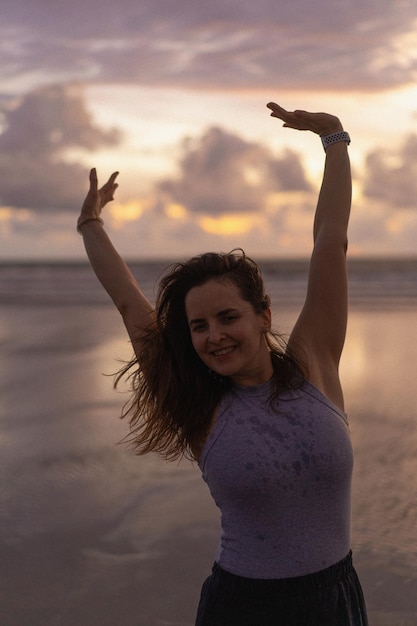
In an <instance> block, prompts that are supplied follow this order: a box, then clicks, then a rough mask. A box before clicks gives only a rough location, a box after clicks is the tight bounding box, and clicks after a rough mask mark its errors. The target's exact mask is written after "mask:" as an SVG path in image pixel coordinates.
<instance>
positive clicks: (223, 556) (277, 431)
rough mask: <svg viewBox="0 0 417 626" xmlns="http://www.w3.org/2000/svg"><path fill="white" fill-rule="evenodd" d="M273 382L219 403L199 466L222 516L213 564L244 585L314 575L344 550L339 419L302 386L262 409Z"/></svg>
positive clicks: (344, 461)
mask: <svg viewBox="0 0 417 626" xmlns="http://www.w3.org/2000/svg"><path fill="white" fill-rule="evenodd" d="M270 391H271V385H270V383H269V382H268V383H264V384H262V385H256V386H253V387H249V386H248V387H243V386H235V387H233V389H232V390H231V391H230V392H228V393H227V394H226V395H225V397H224V398H223V400H222V402H221V406H220V411H219V415H218V419H217V421H216V424H215V426H214V428H213V430H212V432H211V434H210V436H209V438H208V439H207V442H206V444H205V446H204V449H203V452H202V455H201V458H200V460H199V466H200V469H201V471H202V476H203V479H204V480H205V481H206V483H207V484H208V487H209V489H210V492H211V495H212V497H213V498H214V501H215V503H216V504H217V506H218V507H219V509H220V511H221V527H222V533H221V541H220V546H219V549H218V552H217V555H216V561H217V562H218V564H219V565H220V566H221V567H222V568H223V569H225V570H226V571H229V572H232V573H233V574H237V575H238V576H245V577H248V578H263V579H265V578H289V577H293V576H304V575H307V574H311V573H314V572H318V571H320V570H322V569H325V568H326V567H329V566H330V565H333V564H334V563H336V562H338V561H340V560H341V559H343V558H344V557H345V556H346V554H347V553H348V552H349V549H350V489H351V477H352V467H353V454H352V446H351V442H350V437H349V429H348V424H347V418H346V416H345V414H344V413H343V412H342V411H340V410H339V409H338V408H337V407H336V406H335V405H334V404H333V403H332V402H330V400H328V399H327V398H326V397H325V396H324V395H323V394H322V393H321V392H320V391H319V390H318V389H317V388H316V387H314V386H313V385H312V384H311V383H309V382H308V381H306V382H305V383H304V384H303V386H302V388H301V389H298V390H291V391H287V392H285V393H284V394H282V395H281V396H280V399H279V401H278V403H277V405H276V406H275V407H274V410H271V409H270V407H269V396H270Z"/></svg>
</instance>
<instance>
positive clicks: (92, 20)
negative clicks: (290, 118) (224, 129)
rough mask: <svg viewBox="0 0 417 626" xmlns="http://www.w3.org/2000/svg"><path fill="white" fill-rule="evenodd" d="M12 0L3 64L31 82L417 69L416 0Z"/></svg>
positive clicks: (379, 77) (339, 75)
mask: <svg viewBox="0 0 417 626" xmlns="http://www.w3.org/2000/svg"><path fill="white" fill-rule="evenodd" d="M4 4H6V5H7V6H6V7H4V8H3V19H2V23H1V25H0V36H1V38H2V44H3V50H4V51H2V60H1V61H0V70H1V71H2V74H3V75H4V76H5V77H6V78H7V77H8V78H9V79H10V80H12V79H13V77H14V78H16V77H19V76H20V77H21V79H22V80H23V79H24V80H25V81H26V83H25V84H27V81H28V80H43V81H47V80H51V77H52V80H55V81H57V80H59V77H62V78H63V79H64V80H69V79H71V80H76V79H79V80H85V81H88V82H97V83H100V82H109V83H115V82H116V83H117V82H123V83H135V84H137V83H140V84H142V85H157V86H170V85H171V86H173V87H189V88H196V87H198V88H212V87H223V88H225V87H228V88H231V87H235V88H242V87H245V88H247V87H252V88H253V87H261V88H268V89H276V88H280V89H281V90H282V89H290V88H300V87H302V88H303V89H309V88H314V89H315V90H320V89H332V90H334V89H338V90H343V89H355V88H358V89H366V90H379V89H385V88H387V87H388V86H399V85H405V84H409V83H410V82H412V81H415V78H416V75H417V48H416V44H415V25H416V15H415V2H414V0H398V1H397V2H395V3H393V2H392V0H380V2H378V3H375V2H374V1H372V0H354V1H352V2H345V0H335V1H334V2H330V1H329V0H315V1H314V2H306V1H305V0H293V1H292V2H276V0H259V1H258V2H256V3H253V1H252V0H242V1H239V2H237V1H229V2H225V1H224V0H213V1H212V2H206V3H198V2H195V3H191V2H189V1H188V0H171V1H170V2H161V1H158V0H154V2H150V1H145V0H144V1H142V2H137V0H120V2H118V3H114V2H110V1H109V0H105V1H102V0H88V1H87V2H86V1H84V0H83V1H81V0H74V2H71V3H62V2H60V3H45V2H42V1H41V0H37V1H36V0H33V2H31V3H30V4H27V3H26V4H25V5H24V6H23V5H22V3H16V2H15V1H14V0H6V2H5V3H4ZM5 16H7V17H5Z"/></svg>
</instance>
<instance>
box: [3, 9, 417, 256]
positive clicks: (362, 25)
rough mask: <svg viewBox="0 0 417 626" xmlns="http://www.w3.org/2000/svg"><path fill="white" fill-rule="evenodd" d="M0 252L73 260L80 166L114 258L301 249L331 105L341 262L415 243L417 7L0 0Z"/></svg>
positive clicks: (401, 250)
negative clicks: (346, 255)
mask: <svg viewBox="0 0 417 626" xmlns="http://www.w3.org/2000/svg"><path fill="white" fill-rule="evenodd" d="M0 75H1V82H0V183H1V184H0V232H1V248H0V260H8V259H48V260H54V259H77V258H83V257H84V253H83V247H82V240H81V238H80V237H79V236H78V235H77V233H76V232H75V223H76V219H77V217H78V211H79V207H80V205H81V202H82V200H83V197H84V195H85V193H86V190H87V180H88V170H89V169H90V167H92V166H96V167H97V170H98V174H99V178H100V180H101V182H104V181H105V179H106V178H107V177H108V176H109V175H110V173H111V172H112V171H114V170H118V171H120V176H119V184H120V189H119V190H118V192H117V199H116V201H115V202H114V203H113V204H112V205H111V206H110V207H108V208H106V209H105V213H104V215H103V217H104V219H105V223H106V228H107V230H108V232H109V233H110V234H111V236H112V237H113V239H114V241H115V243H116V244H117V246H118V248H119V249H120V251H121V253H122V254H123V256H125V257H126V258H149V257H170V258H172V257H174V258H175V257H183V256H189V255H191V254H194V253H198V252H203V251H206V250H223V251H228V250H230V249H232V248H234V247H237V246H240V247H243V248H244V249H245V250H246V251H247V252H248V253H249V254H252V255H254V256H256V257H257V258H259V257H276V256H278V257H283V256H284V257H286V256H306V255H308V254H309V253H310V249H311V229H312V218H313V213H314V207H315V201H316V198H317V193H318V188H319V184H320V176H321V173H322V168H323V164H324V151H323V148H322V146H321V142H320V140H319V138H318V137H317V136H314V135H311V134H309V133H302V132H297V131H292V130H289V129H285V128H282V127H281V123H280V122H279V121H278V120H275V119H272V118H270V117H269V111H268V110H267V109H266V103H267V102H268V101H270V100H274V101H276V102H279V103H280V104H281V105H282V106H284V107H285V108H288V109H295V108H302V109H307V110H315V111H319V110H321V111H323V110H324V111H328V112H330V113H334V114H336V115H338V116H339V117H340V118H341V120H342V122H343V124H344V127H345V129H346V130H348V131H349V133H350V135H351V138H352V143H351V146H350V148H349V150H350V155H351V160H352V166H353V175H354V202H353V212H352V220H351V228H350V250H351V254H353V255H393V254H394V255H407V254H408V255H409V254H416V253H417V5H416V1H415V0H395V2H393V1H392V0H351V1H350V2H346V0H314V1H312V0H257V1H256V2H254V0H240V1H237V0H221V1H220V0H210V2H199V1H198V0H194V1H192V0H165V1H162V0H152V1H151V0H119V1H118V2H117V3H116V2H109V1H108V0H73V1H72V2H71V3H69V2H67V1H64V0H56V1H55V2H51V1H47V0H27V1H26V2H16V0H1V20H0Z"/></svg>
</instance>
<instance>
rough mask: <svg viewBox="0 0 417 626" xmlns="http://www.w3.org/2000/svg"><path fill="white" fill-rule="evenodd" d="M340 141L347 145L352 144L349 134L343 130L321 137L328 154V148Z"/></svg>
mask: <svg viewBox="0 0 417 626" xmlns="http://www.w3.org/2000/svg"><path fill="white" fill-rule="evenodd" d="M338 141H346V143H347V145H349V144H350V136H349V133H347V132H345V131H344V130H341V131H339V132H337V133H332V134H331V135H325V136H324V137H321V143H322V144H323V148H324V151H325V152H326V150H327V148H328V146H331V145H332V144H333V143H337V142H338Z"/></svg>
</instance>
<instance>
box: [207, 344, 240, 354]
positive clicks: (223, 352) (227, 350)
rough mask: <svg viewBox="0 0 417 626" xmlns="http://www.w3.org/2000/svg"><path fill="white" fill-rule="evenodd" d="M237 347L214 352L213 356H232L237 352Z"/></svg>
mask: <svg viewBox="0 0 417 626" xmlns="http://www.w3.org/2000/svg"><path fill="white" fill-rule="evenodd" d="M235 348H236V346H231V347H229V348H221V349H220V350H214V351H213V352H212V355H213V356H224V355H225V354H230V352H233V351H234V350H235Z"/></svg>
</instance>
